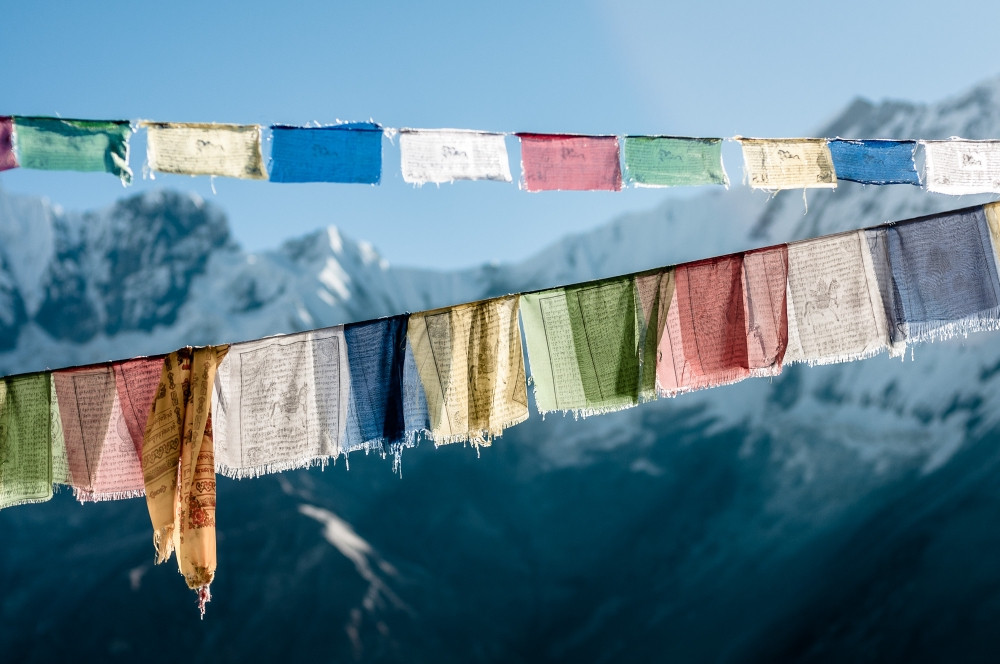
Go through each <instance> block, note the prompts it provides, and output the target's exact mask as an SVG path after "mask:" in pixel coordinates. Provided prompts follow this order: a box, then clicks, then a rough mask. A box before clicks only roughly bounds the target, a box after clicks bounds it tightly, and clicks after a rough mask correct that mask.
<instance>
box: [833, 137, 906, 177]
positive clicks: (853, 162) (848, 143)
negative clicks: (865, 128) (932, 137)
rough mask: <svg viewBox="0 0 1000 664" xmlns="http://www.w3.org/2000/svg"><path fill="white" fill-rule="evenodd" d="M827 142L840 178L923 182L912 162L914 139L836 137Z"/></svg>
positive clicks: (835, 169)
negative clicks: (853, 138)
mask: <svg viewBox="0 0 1000 664" xmlns="http://www.w3.org/2000/svg"><path fill="white" fill-rule="evenodd" d="M827 145H828V146H829V148H830V155H831V156H832V157H833V168H834V171H835V172H836V173H837V179H838V180H851V181H853V182H860V183H862V184H916V185H919V184H920V176H919V175H918V174H917V168H916V166H915V165H914V164H913V151H914V150H915V149H916V147H917V144H916V142H915V141H890V140H882V139H872V140H860V141H854V140H847V139H843V138H837V139H834V140H831V141H829V142H828V143H827Z"/></svg>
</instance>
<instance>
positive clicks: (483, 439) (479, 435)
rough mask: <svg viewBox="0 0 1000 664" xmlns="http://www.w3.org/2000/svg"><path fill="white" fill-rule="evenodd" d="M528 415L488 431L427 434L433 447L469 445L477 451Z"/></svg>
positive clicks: (490, 443)
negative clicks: (456, 444)
mask: <svg viewBox="0 0 1000 664" xmlns="http://www.w3.org/2000/svg"><path fill="white" fill-rule="evenodd" d="M528 416H529V414H528V413H525V414H524V415H523V416H522V417H516V418H514V419H512V420H507V421H505V422H502V423H500V424H499V425H497V426H495V427H492V428H490V429H476V430H474V431H466V432H464V433H456V434H452V435H450V436H436V437H435V436H434V434H433V432H428V433H429V437H430V439H431V440H433V441H434V447H443V446H445V445H453V444H455V443H471V444H472V446H473V447H476V448H477V449H478V448H480V447H489V446H490V445H492V444H493V440H494V439H496V438H500V437H501V436H503V432H504V431H505V430H507V429H509V428H510V427H512V426H516V425H518V424H521V423H522V422H526V421H527V420H528Z"/></svg>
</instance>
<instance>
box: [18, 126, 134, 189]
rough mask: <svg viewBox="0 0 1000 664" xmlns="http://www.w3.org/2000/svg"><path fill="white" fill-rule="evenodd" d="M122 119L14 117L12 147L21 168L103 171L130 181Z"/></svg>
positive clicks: (126, 128)
mask: <svg viewBox="0 0 1000 664" xmlns="http://www.w3.org/2000/svg"><path fill="white" fill-rule="evenodd" d="M131 135H132V126H131V125H130V124H129V122H128V121H125V120H107V121H105V120H63V119H62V118H44V117H23V116H15V117H14V146H15V149H16V150H17V157H18V162H19V163H20V164H21V167H22V168H37V169H41V170H47V171H106V172H108V173H113V174H115V175H117V176H118V177H119V178H121V180H122V182H125V183H129V182H131V181H132V170H131V169H130V168H129V166H128V141H129V138H130V137H131Z"/></svg>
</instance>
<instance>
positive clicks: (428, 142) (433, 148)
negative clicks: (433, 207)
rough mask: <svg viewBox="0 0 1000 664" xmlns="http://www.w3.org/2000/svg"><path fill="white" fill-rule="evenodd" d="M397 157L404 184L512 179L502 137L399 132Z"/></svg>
mask: <svg viewBox="0 0 1000 664" xmlns="http://www.w3.org/2000/svg"><path fill="white" fill-rule="evenodd" d="M399 153H400V164H401V167H402V170H403V181H404V182H410V183H413V184H424V183H425V182H434V183H442V182H454V181H455V180H496V181H499V182H510V181H511V179H512V178H511V175H510V163H509V159H508V158H507V144H506V142H505V141H504V135H503V134H494V133H488V132H484V131H469V130H464V129H401V130H400V132H399Z"/></svg>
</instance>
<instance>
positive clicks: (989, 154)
mask: <svg viewBox="0 0 1000 664" xmlns="http://www.w3.org/2000/svg"><path fill="white" fill-rule="evenodd" d="M920 144H921V145H923V146H924V169H925V171H926V173H925V175H926V181H927V190H928V191H934V192H938V193H941V194H953V195H961V194H985V193H996V192H1000V141H968V140H965V139H961V138H954V139H951V140H947V141H920Z"/></svg>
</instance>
